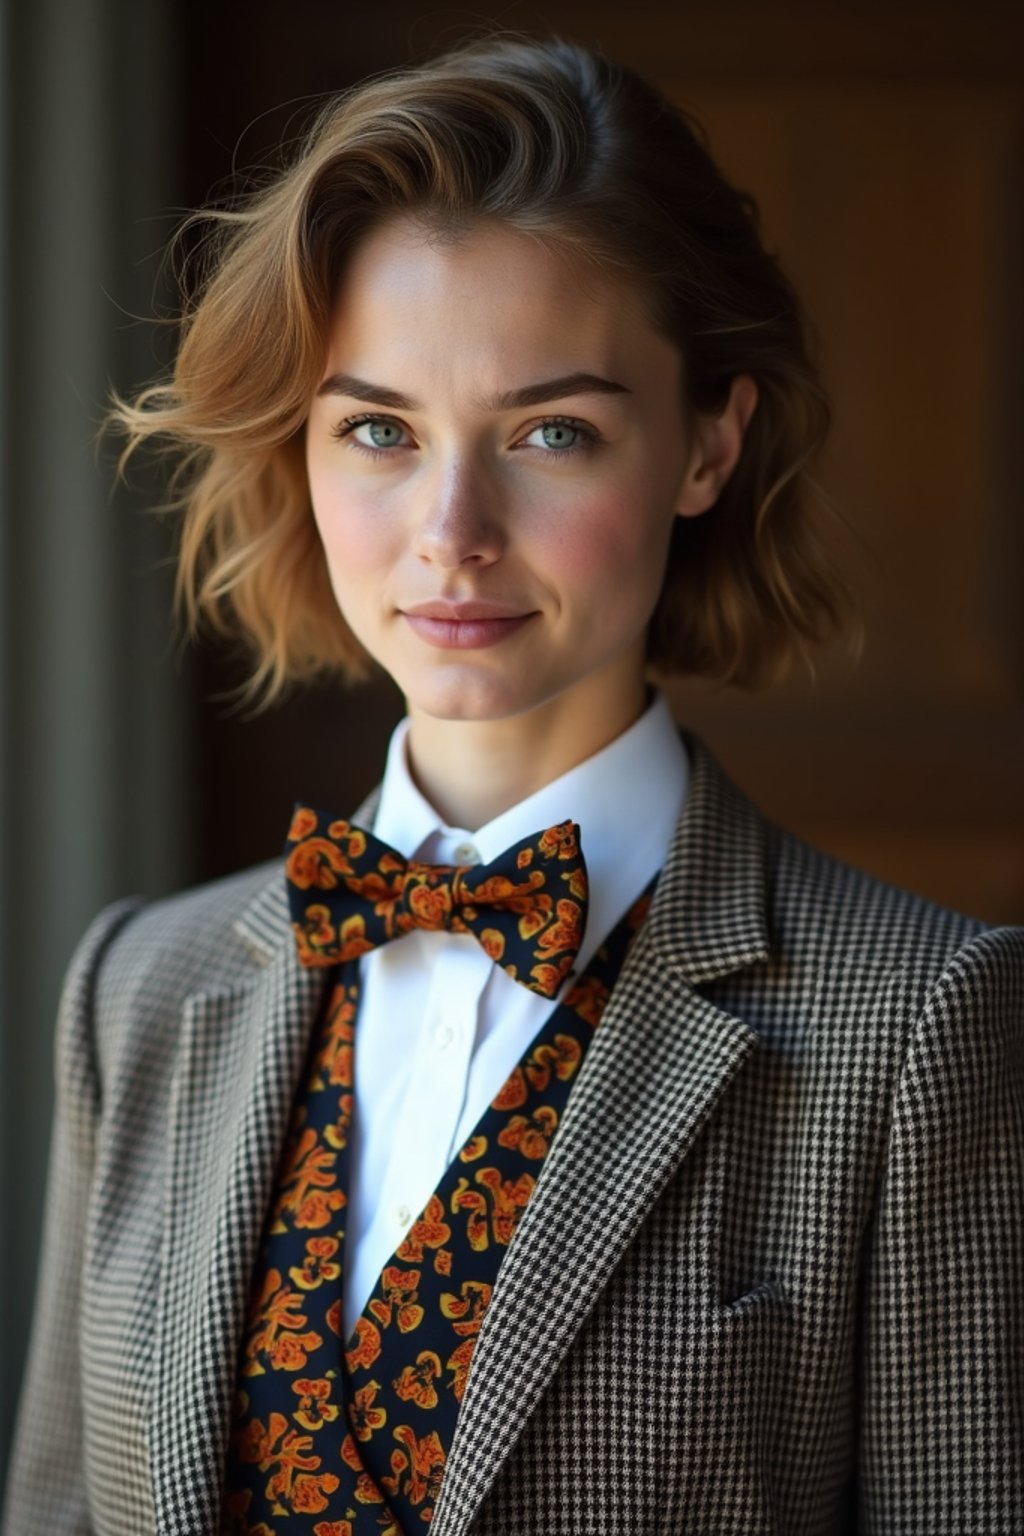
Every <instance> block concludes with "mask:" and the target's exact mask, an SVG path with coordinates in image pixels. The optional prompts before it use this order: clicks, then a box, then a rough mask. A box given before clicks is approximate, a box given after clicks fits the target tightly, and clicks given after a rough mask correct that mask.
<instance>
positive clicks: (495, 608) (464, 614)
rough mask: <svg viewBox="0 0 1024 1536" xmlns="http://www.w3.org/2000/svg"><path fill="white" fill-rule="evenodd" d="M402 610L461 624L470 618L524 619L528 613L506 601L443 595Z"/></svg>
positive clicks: (407, 613)
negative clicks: (450, 598)
mask: <svg viewBox="0 0 1024 1536" xmlns="http://www.w3.org/2000/svg"><path fill="white" fill-rule="evenodd" d="M402 612H403V613H404V614H405V615H406V616H407V617H408V616H410V615H412V616H413V617H415V618H424V619H447V620H448V621H449V622H451V623H455V624H462V623H465V622H466V621H467V620H470V619H525V618H529V614H527V613H524V612H523V610H522V609H521V608H512V607H510V606H509V605H508V604H506V603H483V602H468V603H456V602H450V601H448V600H446V599H445V598H443V597H439V598H432V599H431V601H430V602H428V603H414V604H413V605H412V607H410V608H403V609H402Z"/></svg>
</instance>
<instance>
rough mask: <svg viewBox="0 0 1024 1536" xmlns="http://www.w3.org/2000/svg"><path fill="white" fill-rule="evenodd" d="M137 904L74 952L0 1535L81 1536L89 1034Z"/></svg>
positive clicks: (110, 913)
mask: <svg viewBox="0 0 1024 1536" xmlns="http://www.w3.org/2000/svg"><path fill="white" fill-rule="evenodd" d="M140 905H141V899H140V898H139V897H128V898H126V899H124V900H122V901H117V902H114V903H113V904H112V905H111V906H108V907H105V908H104V910H103V911H102V912H100V913H99V915H98V916H97V917H95V918H94V919H93V921H92V923H91V924H90V926H89V928H88V929H87V931H86V933H85V934H84V936H83V937H82V938H81V940H80V941H79V943H78V946H77V948H76V950H75V952H74V954H73V956H72V958H71V961H70V964H69V966H68V970H67V973H66V975H65V978H64V983H63V987H62V990H61V1000H60V1007H59V1011H58V1017H57V1031H56V1044H55V1076H56V1103H55V1111H54V1120H53V1128H52V1132H51V1138H50V1161H49V1170H48V1175H47V1189H46V1205H45V1211H44V1217H43V1236H42V1245H41V1249H40V1261H39V1280H38V1284H37V1289H36V1299H35V1311H34V1315H33V1321H32V1331H31V1335H30V1339H29V1348H28V1358H27V1363H26V1368H25V1377H24V1381H23V1383H22V1389H21V1397H20V1402H19V1406H18V1416H17V1420H16V1423H15V1433H14V1443H13V1448H12V1452H11V1460H10V1468H9V1476H8V1480H7V1492H6V1499H5V1504H4V1512H3V1520H2V1524H0V1530H2V1536H39V1533H40V1532H42V1531H54V1532H57V1531H59V1532H60V1533H61V1536H86V1533H88V1531H89V1516H88V1505H87V1496H86V1485H85V1469H84V1461H83V1436H82V1399H81V1386H80V1379H81V1369H82V1362H81V1357H80V1340H79V1296H80V1288H81V1277H82V1263H83V1253H84V1245H85V1232H86V1215H87V1207H88V1204H89V1190H90V1185H91V1181H92V1170H93V1161H94V1155H95V1147H96V1133H97V1126H98V1123H99V1117H100V1108H101V1104H100V1082H99V1075H98V1072H97V1066H96V1058H95V1047H94V1038H93V1006H94V998H95V993H96V985H97V976H98V973H99V969H100V964H101V961H102V958H103V956H104V954H105V952H106V950H107V947H108V945H109V944H110V942H111V940H112V939H113V938H114V936H115V935H116V934H117V933H118V931H119V930H120V928H121V927H122V926H123V924H124V923H125V922H126V921H127V919H128V918H129V917H130V916H131V915H132V913H133V912H135V911H136V910H137V909H138V907H139V906H140Z"/></svg>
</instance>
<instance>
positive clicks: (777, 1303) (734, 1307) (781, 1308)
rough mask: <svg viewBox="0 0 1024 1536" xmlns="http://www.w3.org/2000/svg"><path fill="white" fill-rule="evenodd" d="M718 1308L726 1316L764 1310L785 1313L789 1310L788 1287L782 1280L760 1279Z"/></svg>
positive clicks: (744, 1314) (741, 1315) (740, 1315)
mask: <svg viewBox="0 0 1024 1536" xmlns="http://www.w3.org/2000/svg"><path fill="white" fill-rule="evenodd" d="M718 1310H719V1312H721V1313H723V1314H724V1315H725V1316H726V1317H745V1316H746V1315H747V1314H748V1313H753V1312H763V1311H768V1312H775V1313H781V1314H785V1313H787V1312H788V1310H789V1300H788V1297H787V1294H786V1287H785V1286H784V1285H783V1283H782V1281H781V1280H760V1281H758V1283H757V1285H754V1286H751V1288H750V1290H749V1291H743V1292H742V1293H741V1294H740V1295H739V1296H734V1297H732V1298H731V1299H730V1300H728V1301H723V1302H720V1303H719V1307H718Z"/></svg>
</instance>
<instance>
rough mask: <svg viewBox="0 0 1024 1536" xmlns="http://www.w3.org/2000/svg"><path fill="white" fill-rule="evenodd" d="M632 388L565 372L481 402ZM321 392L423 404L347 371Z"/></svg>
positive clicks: (519, 402) (493, 405) (523, 402)
mask: <svg viewBox="0 0 1024 1536" xmlns="http://www.w3.org/2000/svg"><path fill="white" fill-rule="evenodd" d="M629 394H632V390H630V389H627V388H626V386H625V384H616V383H615V381H614V379H602V378H601V377H600V376H599V375H598V374H596V373H566V374H563V375H562V376H561V377H560V378H557V379H545V380H544V381H543V383H540V384H525V385H524V386H523V388H522V389H510V390H505V391H503V392H501V393H500V394H497V395H495V396H493V398H492V399H490V400H485V401H483V402H482V407H483V409H484V410H485V411H515V410H522V409H523V408H524V407H526V406H530V405H543V404H545V402H546V401H548V400H562V399H564V398H565V397H566V396H567V395H629ZM321 395H350V396H351V397H352V399H353V400H363V401H365V402H366V403H367V404H369V405H386V406H390V407H391V409H392V410H395V411H419V410H422V409H423V407H422V406H421V405H419V404H418V403H417V402H416V401H415V400H413V399H412V398H411V397H410V396H409V395H403V394H402V393H401V391H400V390H397V389H389V388H388V387H387V385H386V384H370V383H368V382H367V380H366V379H357V378H356V376H355V375H354V374H351V373H332V374H331V376H330V378H328V379H325V380H324V382H323V383H322V384H321V385H320V388H319V389H318V390H317V398H319V397H320V396H321Z"/></svg>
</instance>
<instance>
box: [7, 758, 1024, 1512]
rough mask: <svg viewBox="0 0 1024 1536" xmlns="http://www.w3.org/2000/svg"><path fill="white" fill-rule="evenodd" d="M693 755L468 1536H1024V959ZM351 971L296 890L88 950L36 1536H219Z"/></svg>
mask: <svg viewBox="0 0 1024 1536" xmlns="http://www.w3.org/2000/svg"><path fill="white" fill-rule="evenodd" d="M686 742H687V746H688V748H689V751H690V754H691V761H692V766H693V773H692V778H691V783H690V789H689V794H688V797H687V802H686V807H685V809H684V812H683V815H682V817H681V819H680V823H679V826H678V828H677V832H676V837H675V840H674V842H673V846H672V849H671V852H670V855H669V858H668V860H667V862H666V865H665V868H664V870H663V872H662V875H661V878H660V881H659V884H658V886H657V889H656V891H655V896H654V902H653V905H652V907H651V911H650V913H649V916H648V920H647V923H646V925H645V927H644V929H643V930H642V931H641V934H640V936H639V937H638V939H637V942H636V943H635V945H634V947H633V950H632V951H631V953H630V956H629V958H628V960H627V963H626V966H625V967H624V969H623V971H622V973H621V975H620V977H619V980H618V982H617V984H616V987H615V990H614V992H613V994H612V998H611V1001H610V1002H609V1004H608V1007H607V1009H606V1011H605V1014H604V1017H603V1019H602V1023H601V1027H600V1029H599V1030H598V1032H597V1034H596V1035H595V1038H594V1041H593V1043H592V1045H591V1047H590V1049H589V1051H588V1052H587V1055H586V1058H585V1060H584V1063H583V1066H582V1068H581V1072H580V1077H579V1079H578V1081H577V1084H576V1086H575V1088H574V1090H573V1094H572V1097H571V1098H570V1101H569V1105H568V1108H567V1111H566V1114H565V1118H564V1120H563V1122H562V1125H561V1126H560V1128H559V1132H558V1135H557V1137H556V1138H555V1141H554V1143H553V1145H552V1148H551V1151H550V1153H549V1155H548V1157H547V1159H546V1160H545V1163H544V1166H543V1169H542V1172H541V1176H540V1178H539V1180H538V1183H537V1186H536V1189H535V1191H534V1194H533V1197H532V1199H531V1201H530V1204H529V1205H528V1206H527V1208H526V1212H525V1214H524V1216H523V1218H522V1221H521V1222H520V1225H519V1228H518V1230H517V1234H516V1238H515V1241H514V1243H513V1244H512V1246H511V1248H510V1249H509V1251H508V1253H507V1255H506V1258H505V1261H504V1264H503V1266H502V1269H501V1272H500V1275H499V1280H498V1284H497V1286H496V1288H495V1291H494V1295H493V1297H492V1300H491V1304H490V1307H489V1309H488V1311H487V1314H486V1317H485V1320H484V1325H483V1328H482V1331H481V1334H480V1337H479V1341H478V1343H477V1347H476V1351H475V1354H474V1361H473V1368H472V1371H471V1374H470V1379H469V1383H468V1387H467V1391H466V1395H465V1398H464V1400H463V1404H462V1409H461V1412H460V1417H459V1423H458V1427H457V1430H456V1434H455V1438H454V1441H453V1444H452V1447H451V1453H450V1457H449V1462H448V1466H447V1470H446V1474H445V1480H444V1485H443V1488H442V1493H441V1497H440V1499H439V1501H438V1504H437V1508H436V1513H435V1517H434V1522H433V1525H432V1527H431V1532H432V1536H534V1533H536V1536H630V1533H635V1536H640V1533H644V1536H648V1533H653V1532H671V1533H676V1532H680V1533H682V1532H686V1533H692V1536H768V1533H769V1532H771V1533H775V1536H811V1533H821V1536H825V1533H828V1536H836V1533H854V1532H857V1533H870V1536H881V1533H891V1536H925V1533H928V1536H954V1533H955V1536H971V1533H974V1536H1020V1533H1021V1532H1024V1048H1022V1044H1024V930H1022V929H1019V928H1003V929H992V928H986V927H985V926H984V925H983V924H981V923H979V922H976V921H973V920H971V919H969V918H964V917H959V916H956V915H955V914H953V913H950V912H947V911H945V910H943V909H942V908H939V907H937V906H935V905H932V904H930V903H928V902H925V901H923V900H921V899H920V898H918V897H915V896H911V895H909V894H907V893H905V892H902V891H899V890H896V889H893V888H891V887H889V886H886V885H883V884H881V883H880V882H878V881H875V880H873V879H871V878H869V877H868V876H866V875H864V874H861V873H858V872H857V871H855V870H853V869H850V868H848V867H847V866H845V865H843V864H841V863H839V862H837V861H835V860H833V859H831V858H828V857H826V856H825V855H824V854H822V853H820V852H818V851H816V850H815V849H813V848H811V847H809V846H807V845H806V844H804V843H802V842H801V841H799V840H798V839H797V838H795V837H793V836H792V835H790V834H788V833H786V832H783V831H782V830H780V829H779V828H777V827H775V826H773V825H772V824H770V823H768V822H766V821H765V820H764V819H763V818H762V817H761V816H760V815H759V814H758V812H757V811H756V809H755V808H754V807H753V806H752V805H751V803H750V802H749V801H748V800H747V799H746V798H745V797H744V796H743V795H742V794H741V793H740V792H739V791H738V790H737V789H736V788H735V787H734V786H733V785H732V784H731V783H730V782H729V780H728V779H727V778H726V777H725V775H724V774H723V772H722V770H721V769H720V768H719V766H718V765H717V763H716V762H715V760H714V758H713V757H712V756H711V754H710V753H709V752H708V751H707V749H706V748H704V747H703V746H702V744H701V743H700V742H699V741H698V740H697V739H695V738H694V737H692V736H690V735H688V734H687V735H686ZM373 808H374V797H371V799H370V800H369V801H368V802H367V804H366V805H365V806H364V807H363V808H362V809H361V811H360V812H357V813H356V817H355V819H356V820H357V821H363V822H364V824H365V823H367V822H368V821H369V819H370V818H371V817H372V814H373ZM327 974H328V973H325V972H318V971H304V970H303V969H302V968H301V967H300V966H299V965H298V962H297V958H296V955H295V947H294V943H293V941H292V938H291V932H290V929H289V926H288V910H287V900H286V893H285V886H284V879H283V873H282V866H281V863H280V861H272V862H270V863H268V864H265V865H260V866H258V867H256V868H254V869H252V870H248V871H245V872H243V873H241V874H239V875H236V876H233V877H231V878H230V879H227V880H222V881H218V882H215V883H213V884H210V885H207V886H204V887H201V888H199V889H196V890H193V891H187V892H184V893H182V894H181V895H178V896H175V897H171V898H167V899H164V900H160V901H155V902H152V903H148V904H146V903H143V902H141V901H140V900H138V899H134V898H133V899H129V900H127V901H122V902H118V903H115V904H114V905H113V906H111V907H108V908H107V909H106V910H105V911H103V912H101V913H100V915H99V916H98V917H97V918H96V920H95V921H94V922H93V924H92V925H91V927H90V928H89V930H88V932H87V933H86V934H85V936H84V938H83V939H82V941H81V943H80V945H79V947H78V950H77V951H76V954H75V956H74V958H73V960H72V963H71V966H70V969H69V971H68V975H67V979H66V982H65V987H64V992H63V998H62V1003H61V1009H60V1016H59V1024H58V1038H57V1073H58V1086H59V1100H58V1113H57V1117H56V1124H55V1130H54V1141H53V1150H52V1163H51V1173H50V1184H49V1194H48V1206H47V1212H46V1226H45V1239H44V1250H43V1257H42V1266H41V1282H40V1292H39V1299H38V1305H37V1313H36V1321H35V1326H34V1331H33V1336H32V1342H31V1350H30V1358H29V1366H28V1373H27V1379H26V1384H25V1389H24V1393H23V1398H22V1404H21V1410H20V1417H19V1424H18V1433H17V1438H16V1443H15V1450H14V1457H13V1463H12V1473H11V1478H10V1482H9V1487H8V1490H7V1502H6V1506H5V1509H6V1513H5V1519H4V1523H3V1527H2V1529H3V1533H4V1536H39V1533H41V1532H59V1533H61V1536H71V1533H82V1536H84V1533H86V1532H89V1533H93V1536H146V1533H152V1532H159V1533H160V1536H199V1533H211V1536H212V1533H214V1532H216V1529H217V1510H218V1500H219V1494H220V1482H221V1477H222V1470H223V1457H224V1451H225V1436H226V1432H227V1426H228V1421H229V1411H230V1394H231V1389H232V1386H233V1369H234V1358H235V1350H236V1345H237V1338H238V1334H239V1331H240V1329H241V1326H242V1322H243V1317H244V1305H245V1299H246V1289H247V1284H248V1279H249V1275H250V1272H251V1267H252V1263H253V1261H254V1258H255V1250H256V1245H257V1243H258V1239H259V1232H260V1228H261V1222H262V1217H263V1213H264V1210H265V1206H266V1201H267V1199H268V1197H269V1192H270V1189H271V1186H272V1181H273V1175H274V1170H275V1166H276V1160H277V1155H278V1151H279V1149H280V1145H281V1142H282V1139H283V1136H284V1132H285V1127H286V1122H287V1115H288V1110H289V1108H290V1104H291V1098H292V1094H293V1093H294V1091H295V1089H296V1087H297V1084H298V1081H299V1076H300V1073H301V1069H302V1063H303V1059H304V1052H305V1047H306V1044H307V1041H308V1036H309V1031H310V1029H311V1028H312V1026H313V1024H314V1021H315V1017H316V1012H317V1007H318V1004H319V1001H320V995H321V989H322V986H323V984H324V980H325V976H326V975H327ZM290 1528H291V1527H290Z"/></svg>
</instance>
